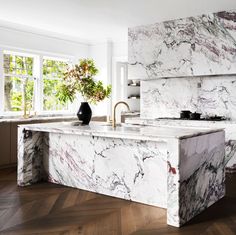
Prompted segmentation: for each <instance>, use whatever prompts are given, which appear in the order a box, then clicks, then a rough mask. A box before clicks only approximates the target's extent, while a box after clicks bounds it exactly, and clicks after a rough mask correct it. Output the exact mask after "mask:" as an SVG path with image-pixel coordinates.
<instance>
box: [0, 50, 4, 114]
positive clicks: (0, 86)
mask: <svg viewBox="0 0 236 235" xmlns="http://www.w3.org/2000/svg"><path fill="white" fill-rule="evenodd" d="M3 64H4V59H3V50H2V49H0V65H1V66H0V115H3V112H4V75H3V72H4V71H3V70H4V69H3Z"/></svg>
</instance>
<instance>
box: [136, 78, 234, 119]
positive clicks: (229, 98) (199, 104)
mask: <svg viewBox="0 0 236 235" xmlns="http://www.w3.org/2000/svg"><path fill="white" fill-rule="evenodd" d="M181 110H190V111H192V112H200V113H202V114H203V116H206V115H210V116H212V115H220V116H225V117H226V118H230V119H232V120H236V75H224V76H206V77H194V78H193V77H186V78H185V77H183V78H168V79H158V80H150V81H142V82H141V117H142V118H148V119H154V118H160V117H179V115H180V111H181Z"/></svg>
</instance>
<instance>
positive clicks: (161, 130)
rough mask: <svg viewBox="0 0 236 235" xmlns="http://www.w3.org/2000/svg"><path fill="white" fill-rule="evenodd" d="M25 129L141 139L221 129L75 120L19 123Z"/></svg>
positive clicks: (181, 136) (173, 136)
mask: <svg viewBox="0 0 236 235" xmlns="http://www.w3.org/2000/svg"><path fill="white" fill-rule="evenodd" d="M19 126H20V127H21V128H24V129H25V130H31V131H42V132H53V133H65V134H78V135H88V136H101V137H110V138H123V139H139V140H140V139H141V140H158V141H160V140H163V139H166V138H178V139H183V138H188V137H193V136H199V135H204V134H208V133H214V132H217V131H222V130H223V129H221V128H219V129H216V128H199V127H197V128H195V127H167V126H162V127H161V126H158V127H153V126H135V127H133V126H125V125H124V126H118V127H116V129H114V128H112V127H111V126H110V125H109V124H108V123H105V122H91V123H90V124H89V125H87V126H81V125H76V122H54V123H43V124H29V125H19Z"/></svg>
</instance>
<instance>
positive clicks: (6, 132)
mask: <svg viewBox="0 0 236 235" xmlns="http://www.w3.org/2000/svg"><path fill="white" fill-rule="evenodd" d="M10 127H11V124H10V123H0V166H2V165H9V164H10V163H11V160H10V157H9V156H10V154H11V145H10V142H11V135H10Z"/></svg>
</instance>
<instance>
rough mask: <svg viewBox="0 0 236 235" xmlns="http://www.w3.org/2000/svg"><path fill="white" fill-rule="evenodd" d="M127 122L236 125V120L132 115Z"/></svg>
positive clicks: (139, 123)
mask: <svg viewBox="0 0 236 235" xmlns="http://www.w3.org/2000/svg"><path fill="white" fill-rule="evenodd" d="M125 122H126V123H127V124H136V125H147V124H152V123H155V124H158V123H160V124H161V125H168V124H170V123H181V124H185V125H188V124H189V126H193V125H194V126H217V127H224V126H225V125H226V124H229V125H235V124H236V120H223V121H206V120H200V121H199V120H181V119H164V118H163V119H158V118H157V119H145V118H140V117H130V118H126V119H125Z"/></svg>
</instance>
